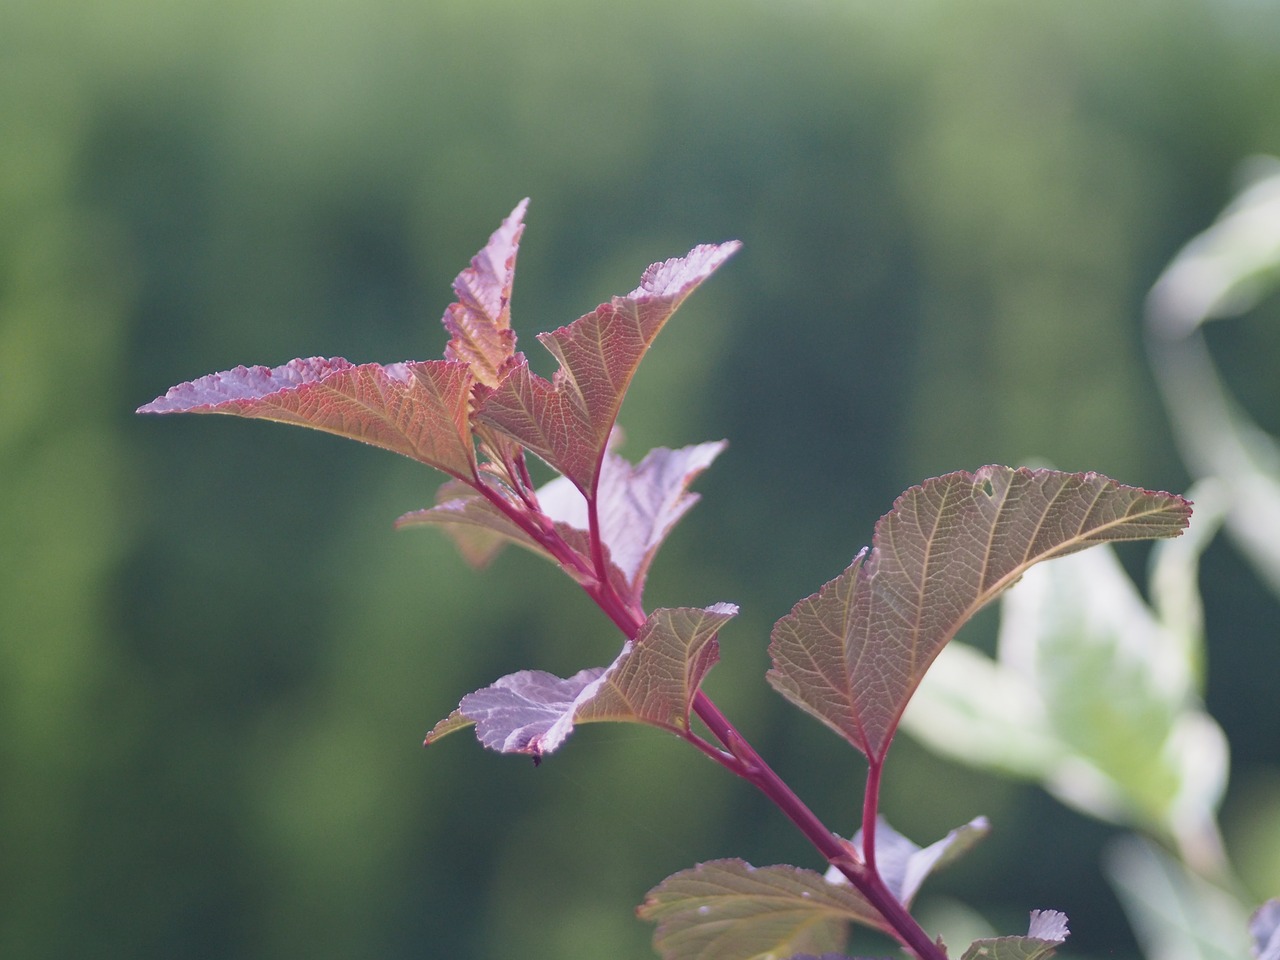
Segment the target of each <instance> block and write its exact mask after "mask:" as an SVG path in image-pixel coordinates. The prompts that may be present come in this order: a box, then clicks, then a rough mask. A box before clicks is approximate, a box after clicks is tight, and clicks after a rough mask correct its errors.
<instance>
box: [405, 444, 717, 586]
mask: <svg viewBox="0 0 1280 960" xmlns="http://www.w3.org/2000/svg"><path fill="white" fill-rule="evenodd" d="M724 447H725V443H724V441H719V442H716V443H700V444H696V445H694V446H689V447H682V448H681V449H679V450H668V449H666V448H665V447H658V448H657V449H654V450H650V451H649V453H648V454H647V455H646V456H645V458H644V459H643V460H641V461H640V463H639V464H637V465H635V466H632V465H631V464H630V463H628V462H627V461H626V460H625V459H624V458H622V457H620V456H618V455H617V454H615V453H607V454H605V459H604V462H603V464H602V466H601V471H600V484H599V490H598V494H597V497H598V501H599V514H600V536H601V540H602V541H603V542H604V547H605V555H606V558H607V559H608V560H609V562H610V564H611V570H610V580H611V581H612V582H613V584H614V586H615V587H616V588H617V589H618V591H619V594H620V595H621V596H622V597H623V598H624V599H626V600H630V601H634V602H637V603H638V602H639V600H640V598H641V595H642V593H643V590H644V580H645V576H646V574H647V573H648V571H649V566H650V564H651V563H652V562H653V558H654V556H655V555H656V554H657V552H658V548H659V547H660V546H661V545H662V542H663V540H664V539H665V538H666V536H667V534H669V533H670V532H671V530H672V528H673V527H674V526H675V525H676V523H677V522H678V521H679V520H680V518H681V517H683V516H684V515H685V513H687V512H688V510H689V508H690V507H692V506H693V505H694V504H695V503H697V502H698V495H697V494H695V493H690V492H689V489H688V488H689V484H690V483H692V482H693V480H694V478H696V477H697V476H698V474H699V473H701V472H702V471H703V470H705V469H706V468H707V467H708V466H710V465H711V462H712V461H713V460H714V459H715V458H716V456H718V455H719V453H720V451H722V450H723V449H724ZM446 491H447V492H446ZM441 494H442V495H441V496H440V497H439V500H440V502H439V504H438V505H437V506H435V507H432V508H430V509H427V510H417V511H414V512H413V513H407V514H405V515H404V516H402V517H401V518H400V519H399V520H397V521H396V526H397V527H408V526H419V525H423V524H434V525H445V526H446V527H447V528H448V529H449V530H450V532H451V533H453V534H454V535H455V539H457V540H458V543H459V547H460V548H461V549H462V551H463V555H464V556H466V557H467V558H468V559H469V560H471V562H473V563H476V564H481V563H484V562H486V561H487V560H488V559H490V558H491V557H492V555H493V553H494V552H495V551H496V549H497V547H498V546H499V545H500V544H501V543H502V542H503V539H506V540H510V541H513V542H515V543H517V544H519V545H520V546H523V547H527V548H529V549H531V550H533V551H534V552H536V553H538V554H540V555H542V556H547V554H546V552H545V551H544V550H543V549H542V548H541V547H540V546H539V545H538V544H537V543H536V542H534V541H533V540H532V539H531V538H530V537H529V536H528V535H527V534H526V533H525V532H524V531H523V530H521V529H520V528H519V527H517V526H516V525H515V524H514V523H512V522H511V520H509V519H508V518H507V517H506V516H505V515H504V514H503V513H502V512H501V511H500V510H498V509H497V508H496V507H494V506H493V505H492V504H491V503H489V502H488V501H487V500H485V499H484V498H483V497H482V496H480V495H479V494H478V493H476V492H475V490H473V489H471V488H470V487H466V486H463V485H461V484H457V483H449V484H445V486H444V487H442V488H441ZM538 504H539V506H540V508H541V509H542V512H543V513H544V514H545V515H546V516H547V517H549V518H550V519H551V520H553V521H554V522H555V526H556V530H557V532H558V533H559V534H560V535H561V537H562V538H563V539H564V540H565V541H566V542H567V543H568V544H569V545H570V546H572V547H574V548H575V549H576V550H578V552H579V553H580V554H581V555H582V556H583V557H590V556H591V547H590V541H589V539H588V537H587V535H586V534H587V526H588V523H587V501H586V499H585V498H584V497H583V495H582V493H581V492H580V491H579V490H578V488H577V487H576V486H574V485H573V484H572V483H571V482H569V481H568V480H567V479H565V478H564V477H557V478H556V479H555V480H552V481H551V482H550V483H548V484H546V485H545V486H544V487H542V488H541V489H539V490H538ZM494 534H496V535H497V536H496V537H495V536H493V535H494Z"/></svg>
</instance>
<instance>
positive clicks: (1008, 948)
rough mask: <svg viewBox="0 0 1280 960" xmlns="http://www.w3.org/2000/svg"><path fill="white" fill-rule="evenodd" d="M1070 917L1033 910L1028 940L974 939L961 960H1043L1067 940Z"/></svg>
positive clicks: (1004, 938) (1050, 911)
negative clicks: (1068, 919) (1068, 918)
mask: <svg viewBox="0 0 1280 960" xmlns="http://www.w3.org/2000/svg"><path fill="white" fill-rule="evenodd" d="M1068 932H1069V931H1068V930H1067V918H1066V916H1065V915H1064V914H1061V913H1059V912H1058V911H1057V910H1032V911H1031V926H1030V928H1029V929H1028V931H1027V935H1026V936H1025V937H995V938H993V939H990V940H975V941H974V942H973V943H971V944H970V945H969V949H968V950H966V951H965V952H964V955H963V956H962V957H961V960H1043V958H1045V957H1052V956H1053V955H1054V952H1055V950H1054V948H1055V947H1058V946H1061V945H1062V944H1063V943H1064V942H1065V941H1066V939H1067V934H1068Z"/></svg>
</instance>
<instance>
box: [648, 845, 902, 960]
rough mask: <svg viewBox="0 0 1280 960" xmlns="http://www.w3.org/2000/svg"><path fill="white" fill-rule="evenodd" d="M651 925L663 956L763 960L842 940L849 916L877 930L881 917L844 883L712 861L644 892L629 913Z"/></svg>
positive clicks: (825, 948)
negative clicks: (839, 884) (836, 883)
mask: <svg viewBox="0 0 1280 960" xmlns="http://www.w3.org/2000/svg"><path fill="white" fill-rule="evenodd" d="M636 912H637V913H638V914H639V916H640V918H641V919H642V920H649V921H652V922H654V923H656V924H657V925H658V926H657V929H656V930H655V931H654V935H653V945H654V949H655V950H657V952H658V953H659V954H660V955H661V956H662V957H663V960H722V958H723V960H728V958H733V960H768V958H774V957H789V956H792V955H793V954H795V953H824V952H830V951H835V950H839V949H840V948H841V947H842V946H843V945H844V940H845V936H846V927H847V924H848V923H849V922H850V921H854V922H857V923H861V924H864V925H866V926H870V927H874V928H875V929H879V930H883V929H884V919H883V918H882V917H881V916H880V914H879V913H878V912H877V911H876V909H875V908H874V907H872V906H871V905H870V904H869V903H867V901H866V900H864V899H863V897H862V895H861V894H860V893H858V892H857V891H856V890H854V889H853V888H852V887H850V886H848V885H842V886H837V885H835V884H831V883H828V882H827V881H826V880H824V879H823V877H822V875H821V874H818V873H815V872H814V871H812V870H802V869H800V868H799V867H791V866H783V865H779V866H772V867H753V866H751V864H749V863H745V862H744V861H742V860H713V861H711V862H709V863H702V864H699V865H698V866H696V867H693V868H692V869H690V870H682V871H681V872H679V873H677V874H673V875H672V876H670V877H667V879H666V880H663V881H662V883H660V884H658V886H656V887H654V888H653V889H652V890H650V891H649V893H648V895H647V896H646V897H645V901H644V903H643V904H642V905H641V906H640V907H639V909H638V910H637V911H636Z"/></svg>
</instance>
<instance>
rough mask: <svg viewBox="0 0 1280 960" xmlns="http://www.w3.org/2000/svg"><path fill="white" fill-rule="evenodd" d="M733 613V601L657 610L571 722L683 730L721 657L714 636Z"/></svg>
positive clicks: (686, 727) (735, 614)
mask: <svg viewBox="0 0 1280 960" xmlns="http://www.w3.org/2000/svg"><path fill="white" fill-rule="evenodd" d="M737 613H738V608H737V607H736V606H734V605H733V604H731V603H717V604H713V605H712V606H710V607H707V608H706V609H705V610H698V609H695V608H691V607H676V608H673V609H664V610H655V611H654V612H653V613H652V614H651V615H650V616H649V619H648V620H646V621H645V623H644V626H642V627H641V628H640V632H639V633H637V634H636V639H635V643H634V644H633V645H628V646H629V647H630V649H624V650H623V653H622V655H621V656H620V657H618V659H617V660H616V661H615V662H614V664H613V666H611V667H610V668H609V670H608V672H607V673H606V674H605V676H604V677H603V678H602V680H601V683H600V686H599V688H598V689H597V690H596V691H595V692H594V694H593V696H592V697H591V698H590V699H588V700H585V701H583V702H582V703H581V704H580V705H579V706H578V708H577V710H576V712H575V719H576V720H577V721H578V722H579V723H589V722H592V721H597V720H639V721H640V722H642V723H648V724H652V725H653V726H656V727H663V728H665V729H668V730H674V731H676V732H682V731H685V730H687V729H688V728H689V711H690V709H691V708H692V706H693V698H694V696H695V695H696V694H697V692H698V687H699V686H700V685H701V684H702V680H703V678H704V677H705V676H706V675H707V671H708V670H710V669H711V668H712V667H713V666H714V665H715V662H716V659H717V658H718V656H719V651H718V646H717V643H716V633H717V632H718V631H719V630H720V628H721V627H722V626H724V625H725V624H726V623H728V622H729V620H730V619H731V618H733V617H735V616H737Z"/></svg>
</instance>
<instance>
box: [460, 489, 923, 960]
mask: <svg viewBox="0 0 1280 960" xmlns="http://www.w3.org/2000/svg"><path fill="white" fill-rule="evenodd" d="M480 489H481V492H482V493H483V494H485V496H486V497H488V499H489V500H490V502H492V503H493V504H494V505H495V506H496V507H498V509H500V510H502V512H503V513H504V514H506V515H507V516H508V517H510V518H511V520H512V521H514V522H515V523H517V524H518V525H519V526H520V527H521V528H522V529H523V530H524V531H525V532H526V533H528V534H529V535H530V536H531V537H533V538H534V539H535V540H536V541H537V542H538V543H540V544H542V545H543V546H544V547H545V548H546V549H547V552H548V553H550V554H551V555H552V556H553V557H555V558H556V560H558V561H559V562H560V563H561V564H563V565H564V566H565V567H567V568H569V569H572V570H574V571H577V572H578V573H583V572H586V571H585V570H584V568H585V567H587V566H588V564H587V562H586V558H584V557H582V556H581V555H580V554H579V553H578V552H577V551H576V550H574V549H573V548H572V547H570V546H569V545H568V544H567V543H565V542H564V540H563V538H561V537H560V536H559V535H558V534H557V533H556V532H555V528H554V527H552V526H551V525H550V524H545V525H540V524H538V523H536V522H535V521H534V519H533V517H534V516H538V517H539V518H541V515H532V516H531V515H530V514H529V513H526V512H523V511H520V510H518V509H516V508H515V507H513V506H512V505H511V504H509V503H507V502H506V500H504V499H503V498H502V497H501V496H500V495H498V494H497V493H496V492H494V491H492V490H489V489H488V488H487V487H484V486H483V485H481V486H480ZM587 511H588V517H589V521H588V522H589V527H590V535H591V545H592V557H591V562H590V566H593V567H594V568H595V569H594V570H592V571H591V573H592V574H593V576H592V577H591V578H581V577H575V579H577V580H578V582H579V583H580V584H581V585H582V588H583V590H585V591H586V592H587V594H588V595H589V596H590V597H591V599H592V600H593V601H595V603H596V605H597V606H599V607H600V609H601V610H602V611H604V613H605V614H606V615H607V616H608V617H609V619H610V620H612V621H613V622H614V623H615V624H616V625H617V626H618V629H620V630H621V631H622V633H623V634H624V635H625V636H626V637H627V639H628V640H634V639H635V638H636V635H637V634H638V633H639V631H640V628H641V627H642V626H643V625H644V622H645V619H646V617H645V614H644V611H643V610H642V609H640V608H639V606H638V605H632V604H629V603H627V602H626V601H624V600H623V599H622V598H621V597H620V596H618V593H617V591H616V590H615V589H614V587H613V585H612V583H611V582H610V581H609V578H608V575H607V570H608V568H607V565H606V564H605V562H604V548H603V545H602V542H601V539H600V535H599V516H598V512H597V509H596V502H595V497H588V498H587ZM693 712H694V713H695V714H696V715H697V717H698V719H700V720H701V721H702V722H703V723H704V724H705V725H706V727H707V729H708V730H710V731H711V733H712V734H713V735H714V736H715V737H716V739H717V740H719V741H720V742H721V743H722V744H723V745H724V748H725V751H727V752H721V751H718V750H715V749H714V748H713V747H712V746H711V745H710V744H708V743H706V742H705V741H701V740H700V739H699V738H697V737H694V736H692V735H690V736H689V737H687V738H686V739H688V740H689V741H690V742H691V743H693V744H694V746H696V747H698V748H699V749H700V750H702V752H703V753H706V754H707V755H708V756H710V757H711V758H712V759H714V760H716V761H717V762H718V763H720V764H721V765H722V766H723V767H725V768H726V769H727V770H729V771H730V772H732V773H734V774H736V775H737V776H739V777H741V778H742V779H744V780H746V781H747V782H748V783H751V784H753V785H754V786H755V787H756V788H757V789H758V790H760V791H761V792H762V793H763V794H764V795H765V796H766V797H768V798H769V799H770V800H772V801H773V803H774V805H775V806H777V807H778V809H779V810H781V811H782V813H783V814H784V815H785V816H786V817H787V819H789V820H790V821H791V822H792V823H793V824H795V825H796V827H797V828H798V829H799V830H800V832H801V833H802V834H804V836H805V837H806V838H808V840H809V842H810V843H812V844H813V845H814V847H815V848H816V849H817V851H818V852H819V853H820V854H822V856H823V858H824V859H825V860H826V861H827V862H828V863H830V864H832V865H833V866H834V867H836V869H838V870H839V871H840V872H841V873H843V874H844V875H845V876H846V877H848V879H849V882H850V883H852V884H853V886H854V888H855V889H857V890H858V892H859V893H861V894H862V895H863V897H865V898H866V900H867V902H868V903H870V904H871V905H872V906H873V907H874V908H875V909H876V910H877V911H878V912H879V913H880V915H881V916H882V917H883V918H884V921H885V925H886V927H887V931H888V932H889V933H891V934H892V935H893V936H894V937H895V938H896V939H897V940H898V942H899V943H901V944H902V945H903V946H904V947H906V948H907V949H908V950H910V951H911V952H912V953H914V954H915V955H916V956H917V957H918V958H920V960H947V954H946V951H945V950H943V949H942V948H941V947H940V946H938V945H937V944H936V943H934V941H933V940H931V939H930V938H929V935H928V934H927V933H925V931H924V929H923V928H922V927H921V926H920V924H919V923H917V922H916V919H915V918H914V917H913V916H911V914H910V913H909V912H908V911H907V909H906V907H904V906H903V905H902V904H901V903H900V902H899V901H898V898H897V897H895V896H894V895H893V893H892V892H891V891H890V890H889V888H888V887H887V886H886V885H885V883H884V880H883V878H882V877H881V876H880V874H879V872H878V871H877V870H876V869H875V817H876V810H877V806H878V801H879V792H880V770H881V767H882V764H883V761H879V762H873V763H872V764H871V766H870V769H869V771H868V774H867V787H866V793H865V801H864V804H863V817H864V820H863V829H862V836H863V849H864V850H865V851H866V858H865V860H864V858H863V857H862V856H861V855H860V854H859V851H858V850H857V849H855V848H854V846H853V844H851V843H849V842H848V841H846V840H844V839H842V838H841V837H839V836H838V835H836V834H835V833H833V832H831V831H830V830H829V829H827V827H826V826H825V825H824V824H823V822H822V821H821V820H820V819H818V816H817V814H815V813H814V812H813V811H812V810H810V809H809V808H808V806H806V805H805V803H804V801H803V800H801V799H800V797H799V796H797V794H796V793H795V791H794V790H792V789H791V787H789V786H788V785H787V783H786V782H785V781H784V780H783V779H782V778H781V777H780V776H778V774H777V772H776V771H775V770H774V769H773V768H772V767H770V766H769V765H768V764H767V763H766V762H765V761H764V758H763V757H761V756H760V754H759V753H757V752H756V750H755V748H754V747H753V746H751V744H750V743H748V742H747V739H746V738H745V737H743V736H742V734H741V733H739V732H738V730H737V728H736V727H734V725H733V724H732V723H730V722H729V719H728V718H727V717H725V715H724V714H723V713H721V712H720V708H719V707H717V706H716V705H715V704H714V703H713V702H712V701H711V698H710V697H708V696H707V695H706V694H705V693H703V692H702V691H701V690H699V691H698V692H697V693H696V694H695V695H694V700H693ZM868 821H869V822H868Z"/></svg>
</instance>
